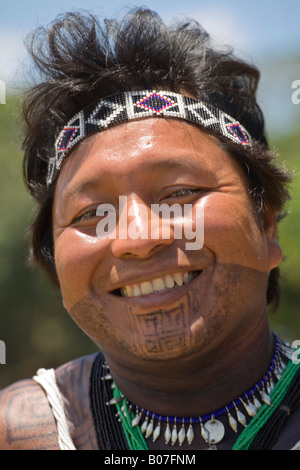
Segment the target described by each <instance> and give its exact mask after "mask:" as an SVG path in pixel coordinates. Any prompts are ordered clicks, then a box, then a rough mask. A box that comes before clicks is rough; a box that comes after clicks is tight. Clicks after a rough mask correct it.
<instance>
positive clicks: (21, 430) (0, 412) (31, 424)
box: [0, 379, 58, 450]
mask: <svg viewBox="0 0 300 470" xmlns="http://www.w3.org/2000/svg"><path fill="white" fill-rule="evenodd" d="M0 449H1V450H22V449H27V450H40V449H45V450H46V449H49V450H50V449H53V450H55V449H58V441H57V431H56V424H55V421H54V418H53V415H52V413H51V410H50V407H49V404H48V401H47V399H46V396H45V393H44V392H43V390H42V389H41V387H40V386H39V385H38V384H37V383H36V382H35V381H34V380H32V379H28V380H21V381H19V382H15V383H14V384H12V385H10V386H9V387H7V388H5V389H3V390H2V391H1V392H0Z"/></svg>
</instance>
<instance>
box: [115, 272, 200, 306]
mask: <svg viewBox="0 0 300 470" xmlns="http://www.w3.org/2000/svg"><path fill="white" fill-rule="evenodd" d="M195 271H197V273H198V274H197V275H196V276H195V277H194V279H192V280H191V281H189V282H188V283H187V284H183V285H182V286H175V287H173V288H171V289H166V290H164V291H161V292H151V293H149V294H144V295H140V296H137V297H123V296H121V295H119V294H117V293H116V291H117V290H119V289H120V288H117V289H114V290H113V291H111V292H110V295H113V296H114V298H115V299H118V300H120V302H125V303H127V304H128V305H136V306H139V307H141V308H151V307H158V306H159V307H163V306H165V305H168V304H170V303H173V302H176V301H178V300H180V299H181V298H182V297H184V296H185V295H186V294H187V292H188V291H189V290H190V289H191V287H193V285H194V283H195V282H197V280H199V277H201V275H202V272H203V271H202V270H189V272H195ZM174 272H178V269H177V270H176V271H174ZM183 272H186V270H185V271H183ZM167 274H172V272H170V271H168V272H167ZM165 275H166V274H165ZM155 277H158V275H157V274H156V275H155ZM161 277H163V275H161ZM151 279H153V277H148V279H146V278H144V277H143V281H144V280H145V281H146V280H151ZM135 282H136V283H137V282H141V280H140V279H139V280H138V281H135ZM130 283H133V282H132V281H130ZM123 285H124V284H122V286H123ZM122 286H121V287H122Z"/></svg>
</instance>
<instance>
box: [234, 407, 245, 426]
mask: <svg viewBox="0 0 300 470" xmlns="http://www.w3.org/2000/svg"><path fill="white" fill-rule="evenodd" d="M236 415H237V420H238V422H239V423H241V424H242V425H243V426H244V427H246V425H247V421H246V418H245V415H243V413H242V412H241V411H240V410H238V409H237V410H236Z"/></svg>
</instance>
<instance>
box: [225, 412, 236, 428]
mask: <svg viewBox="0 0 300 470" xmlns="http://www.w3.org/2000/svg"><path fill="white" fill-rule="evenodd" d="M227 414H228V421H229V425H230V427H231V429H232V430H233V431H234V432H237V420H236V419H235V418H234V417H233V416H232V415H231V414H230V413H229V411H227Z"/></svg>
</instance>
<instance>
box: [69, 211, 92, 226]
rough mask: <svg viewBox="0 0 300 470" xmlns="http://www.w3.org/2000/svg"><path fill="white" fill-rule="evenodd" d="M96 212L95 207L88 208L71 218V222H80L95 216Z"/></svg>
mask: <svg viewBox="0 0 300 470" xmlns="http://www.w3.org/2000/svg"><path fill="white" fill-rule="evenodd" d="M96 212H97V209H96V208H95V209H90V210H88V211H86V212H84V213H83V214H80V215H78V216H77V217H75V219H73V220H72V224H75V223H77V222H82V221H85V220H89V219H91V218H93V217H96V216H97V214H96Z"/></svg>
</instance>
